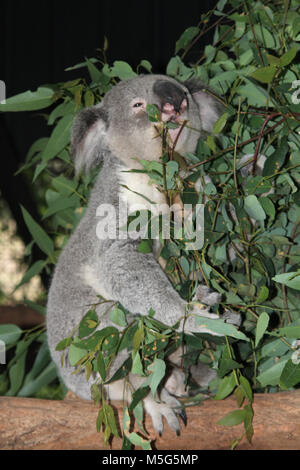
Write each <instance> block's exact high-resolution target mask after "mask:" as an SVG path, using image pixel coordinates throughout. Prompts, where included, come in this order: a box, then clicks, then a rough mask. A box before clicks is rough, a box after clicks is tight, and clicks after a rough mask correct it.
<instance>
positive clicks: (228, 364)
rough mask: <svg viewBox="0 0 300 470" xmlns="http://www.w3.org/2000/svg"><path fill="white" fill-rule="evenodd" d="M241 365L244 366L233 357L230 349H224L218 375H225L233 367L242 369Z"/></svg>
mask: <svg viewBox="0 0 300 470" xmlns="http://www.w3.org/2000/svg"><path fill="white" fill-rule="evenodd" d="M241 367H242V366H241V365H240V364H239V363H238V362H236V361H234V360H233V359H231V357H230V353H229V351H228V349H227V348H226V349H224V351H223V353H222V357H221V360H220V362H219V367H218V376H219V377H223V376H224V375H226V374H228V372H230V371H232V370H233V369H240V368H241Z"/></svg>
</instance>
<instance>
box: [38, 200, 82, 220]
mask: <svg viewBox="0 0 300 470" xmlns="http://www.w3.org/2000/svg"><path fill="white" fill-rule="evenodd" d="M77 205H78V198H64V197H58V198H57V199H56V200H55V201H54V202H53V203H52V204H50V205H49V207H48V209H47V210H46V211H45V212H44V215H43V219H46V218H47V217H50V216H52V215H54V214H56V213H57V212H60V211H63V210H65V209H69V208H70V207H76V206H77Z"/></svg>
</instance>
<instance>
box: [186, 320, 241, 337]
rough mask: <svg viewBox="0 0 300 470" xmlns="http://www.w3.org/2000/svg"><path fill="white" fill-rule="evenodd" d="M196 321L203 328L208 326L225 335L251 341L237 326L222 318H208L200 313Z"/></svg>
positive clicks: (213, 330) (211, 329)
mask: <svg viewBox="0 0 300 470" xmlns="http://www.w3.org/2000/svg"><path fill="white" fill-rule="evenodd" d="M195 321H196V324H197V325H198V326H201V328H207V330H210V331H212V332H214V333H218V334H220V335H224V336H231V337H232V338H235V339H242V340H244V341H249V338H247V336H245V335H244V333H242V332H241V331H238V330H237V328H236V327H235V326H233V325H232V324H230V323H225V322H224V321H223V320H221V319H216V320H213V319H212V318H206V317H204V316H203V317H202V316H199V315H195ZM207 333H209V331H207Z"/></svg>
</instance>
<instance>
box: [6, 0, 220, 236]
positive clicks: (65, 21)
mask: <svg viewBox="0 0 300 470" xmlns="http://www.w3.org/2000/svg"><path fill="white" fill-rule="evenodd" d="M215 4H216V1H214V0H202V1H200V0H186V1H183V0H181V1H176V0H144V1H142V0H125V1H124V0H123V1H111V0H85V1H74V0H73V1H70V0H66V1H64V0H61V1H59V0H39V1H38V0H28V1H26V0H7V1H2V2H1V5H0V15H1V27H0V79H1V80H4V81H5V84H6V96H7V97H10V96H13V95H15V94H17V93H21V92H23V91H26V90H35V89H36V88H37V87H38V86H40V85H42V84H46V83H56V82H61V81H67V80H71V79H72V78H77V77H79V76H82V75H84V71H83V69H81V70H82V71H72V72H66V71H65V68H67V67H69V66H72V65H75V64H77V63H79V62H82V61H83V60H84V57H95V56H97V48H102V47H103V44H104V37H105V36H106V37H107V39H108V44H109V49H108V52H107V58H108V61H109V63H110V64H112V63H113V61H114V60H124V61H126V62H128V63H129V64H130V65H131V66H132V67H133V69H135V68H136V66H137V65H138V64H139V63H140V61H141V60H142V59H147V60H149V61H150V62H151V64H152V66H153V72H154V73H164V72H165V70H166V65H167V63H168V62H169V60H170V58H171V57H172V56H173V55H174V48H175V42H176V40H178V39H179V37H180V35H181V34H182V33H183V31H184V30H185V29H186V28H188V27H189V26H195V25H197V24H198V23H199V21H200V18H201V14H202V13H204V12H206V11H208V10H209V9H212V8H213V6H214V5H215ZM211 41H212V33H211V34H206V35H205V36H203V42H202V43H201V45H197V46H196V47H194V48H193V49H192V51H191V52H190V54H189V55H188V56H187V61H188V62H193V59H195V60H197V59H198V58H199V55H200V49H202V48H203V47H204V45H205V44H207V43H210V42H211ZM42 111H43V110H42ZM50 131H51V129H49V128H48V127H47V125H46V122H45V120H44V119H42V118H41V116H40V112H35V113H29V112H22V113H7V114H5V115H0V144H1V147H0V158H1V160H0V196H1V195H2V197H3V198H4V199H5V200H6V202H7V203H8V205H9V207H10V209H11V212H12V215H13V216H14V218H15V219H16V221H17V225H18V231H19V234H20V235H21V237H22V238H23V239H24V241H25V242H26V243H28V242H29V241H30V239H31V236H30V235H29V234H28V231H27V229H26V227H25V226H24V223H23V219H22V216H21V214H20V208H19V204H20V202H21V203H22V204H23V205H24V206H25V207H26V208H27V209H28V210H29V212H30V213H31V215H32V216H33V217H35V218H36V220H39V215H38V214H37V210H36V207H35V203H34V197H33V196H32V194H31V188H30V184H28V182H26V181H25V180H24V178H23V176H22V175H20V176H18V177H14V176H13V175H14V173H15V172H16V170H17V169H18V168H19V167H20V164H21V163H22V162H23V161H24V159H25V156H26V153H27V151H28V149H29V147H30V145H31V144H32V143H33V142H34V141H35V140H36V139H37V138H39V137H41V136H47V135H49V134H50Z"/></svg>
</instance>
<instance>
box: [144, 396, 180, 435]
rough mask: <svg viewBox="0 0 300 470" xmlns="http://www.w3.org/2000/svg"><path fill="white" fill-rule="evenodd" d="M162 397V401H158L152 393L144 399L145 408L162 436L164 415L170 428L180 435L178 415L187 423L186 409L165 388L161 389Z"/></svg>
mask: <svg viewBox="0 0 300 470" xmlns="http://www.w3.org/2000/svg"><path fill="white" fill-rule="evenodd" d="M160 399H161V401H160V402H157V401H155V400H154V398H153V397H152V395H150V394H149V395H148V396H147V397H146V398H145V399H144V406H145V410H146V412H147V413H148V414H149V415H150V416H151V419H152V423H153V427H154V429H155V430H156V431H157V432H158V434H159V435H160V436H161V435H162V432H163V429H164V425H163V417H165V418H166V421H167V423H168V425H169V426H170V428H171V429H173V431H175V432H176V434H177V436H179V435H180V424H179V419H178V417H180V418H181V419H182V421H183V422H184V424H185V425H186V414H185V411H184V409H183V408H182V406H181V404H180V402H179V401H178V400H177V399H176V398H175V397H172V396H171V395H170V394H169V392H168V391H167V390H166V389H165V388H163V389H162V391H161V394H160Z"/></svg>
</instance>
